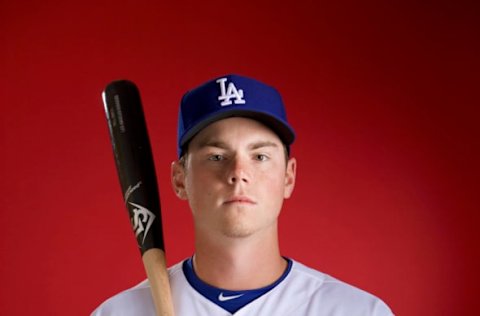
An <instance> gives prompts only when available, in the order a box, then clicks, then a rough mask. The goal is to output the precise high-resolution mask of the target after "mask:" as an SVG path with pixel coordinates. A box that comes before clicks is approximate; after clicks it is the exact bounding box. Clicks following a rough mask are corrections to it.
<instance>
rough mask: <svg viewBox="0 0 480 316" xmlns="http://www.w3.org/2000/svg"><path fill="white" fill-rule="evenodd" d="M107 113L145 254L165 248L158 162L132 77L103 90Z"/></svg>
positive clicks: (125, 192) (121, 176)
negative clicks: (157, 171)
mask: <svg viewBox="0 0 480 316" xmlns="http://www.w3.org/2000/svg"><path fill="white" fill-rule="evenodd" d="M103 101H104V105H105V113H106V116H107V122H108V126H109V130H110V139H111V142H112V146H113V153H114V156H115V162H116V166H117V172H118V177H119V180H120V185H121V188H122V192H123V199H124V201H125V205H126V207H127V210H128V214H129V217H130V220H131V223H132V228H133V231H134V233H135V237H136V238H137V243H138V246H139V248H140V251H141V253H142V255H143V253H144V252H145V251H147V250H148V249H151V248H160V249H162V250H165V246H164V240H163V231H162V217H161V209H160V197H159V193H158V192H159V191H158V184H157V178H156V174H155V165H154V161H153V155H152V150H151V146H150V141H149V137H148V131H147V125H146V122H145V117H144V114H143V109H142V102H141V99H140V93H139V91H138V89H137V87H136V86H135V84H134V83H133V82H131V81H127V80H120V81H114V82H112V83H110V84H109V85H108V86H107V87H106V88H105V91H104V93H103Z"/></svg>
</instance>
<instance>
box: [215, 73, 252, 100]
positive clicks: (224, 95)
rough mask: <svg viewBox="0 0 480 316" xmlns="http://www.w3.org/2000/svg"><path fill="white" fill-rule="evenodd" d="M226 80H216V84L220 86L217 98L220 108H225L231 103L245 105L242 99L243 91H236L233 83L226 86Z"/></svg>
mask: <svg viewBox="0 0 480 316" xmlns="http://www.w3.org/2000/svg"><path fill="white" fill-rule="evenodd" d="M226 82H227V78H220V79H218V80H217V83H218V84H220V95H219V96H218V101H222V102H220V105H221V106H227V105H231V104H232V99H233V103H235V104H245V99H244V98H243V90H242V89H237V87H235V84H233V82H229V83H228V87H227V86H226Z"/></svg>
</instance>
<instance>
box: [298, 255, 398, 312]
mask: <svg viewBox="0 0 480 316" xmlns="http://www.w3.org/2000/svg"><path fill="white" fill-rule="evenodd" d="M289 282H290V283H291V284H289V287H293V288H295V287H297V286H298V288H299V289H300V288H303V290H304V291H306V292H303V293H304V295H306V296H308V297H309V299H308V300H305V302H308V304H309V305H310V307H309V308H311V309H313V310H326V311H328V310H331V311H335V313H332V314H331V315H375V316H376V315H382V316H384V315H385V316H391V315H393V313H392V311H391V310H390V308H389V307H388V306H387V305H386V304H385V303H384V302H383V301H382V300H381V299H380V298H378V297H377V296H375V295H373V294H371V293H368V292H366V291H364V290H362V289H360V288H357V287H355V286H353V285H350V284H348V283H346V282H343V281H341V280H339V279H337V278H334V277H332V276H330V275H328V274H325V273H323V272H320V271H318V270H315V269H313V268H310V267H308V266H306V265H304V264H302V263H299V262H297V261H294V262H293V266H292V272H291V278H290V280H289ZM329 315H330V314H329Z"/></svg>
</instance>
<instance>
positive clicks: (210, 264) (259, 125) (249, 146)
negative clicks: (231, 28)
mask: <svg viewBox="0 0 480 316" xmlns="http://www.w3.org/2000/svg"><path fill="white" fill-rule="evenodd" d="M294 139H295V134H294V131H293V129H292V127H291V126H290V124H289V123H288V121H287V117H286V113H285V108H284V105H283V102H282V99H281V96H280V94H279V93H278V92H277V90H276V89H274V88H272V87H270V86H268V85H266V84H264V83H262V82H259V81H257V80H254V79H251V78H247V77H243V76H238V75H227V76H223V77H220V78H216V79H214V80H211V81H209V82H207V83H205V84H203V85H201V86H199V87H197V88H195V89H193V90H191V91H189V92H187V93H186V94H185V95H184V96H183V98H182V100H181V104H180V110H179V119H178V157H179V159H178V160H177V161H175V162H174V163H173V164H172V173H171V179H172V185H173V189H174V191H175V193H176V195H177V196H178V197H179V198H180V199H182V200H186V201H188V203H189V205H190V209H191V211H192V215H193V219H194V229H195V254H194V255H193V256H191V257H190V258H187V259H185V260H184V261H182V262H179V263H177V264H175V265H174V266H172V267H170V268H169V278H170V283H171V291H172V296H173V304H174V309H175V315H177V316H193V315H205V316H228V315H235V316H247V315H248V316H254V315H263V316H271V315H276V316H282V315H285V316H291V315H296V316H297V315H298V316H367V315H369V316H389V315H393V314H392V312H391V310H390V309H389V307H388V306H387V305H386V304H385V303H384V302H383V301H381V300H380V299H378V298H377V297H375V296H373V295H371V294H369V293H367V292H365V291H363V290H360V289H358V288H355V287H353V286H351V285H348V284H346V283H344V282H342V281H339V280H337V279H335V278H333V277H331V276H329V275H327V274H324V273H322V272H320V271H317V270H314V269H312V268H309V267H307V266H305V265H303V264H302V263H300V262H298V261H295V260H294V259H292V258H287V257H284V256H282V255H281V252H280V249H279V241H278V225H277V224H278V216H279V214H280V211H281V208H282V204H283V201H284V199H287V198H289V197H290V196H291V195H292V192H293V189H294V186H295V176H296V165H297V161H296V160H295V158H293V157H291V156H290V145H291V144H292V143H293V141H294ZM92 315H95V316H106V315H132V316H133V315H136V316H138V315H155V308H154V304H153V301H152V297H151V294H150V288H149V283H148V281H143V282H141V283H140V284H138V285H137V286H135V287H133V288H130V289H128V290H126V291H124V292H121V293H119V294H117V295H115V296H113V297H112V298H110V299H108V300H107V301H105V302H104V303H103V304H101V305H100V306H99V307H98V308H97V309H96V310H95V311H94V312H93V314H92Z"/></svg>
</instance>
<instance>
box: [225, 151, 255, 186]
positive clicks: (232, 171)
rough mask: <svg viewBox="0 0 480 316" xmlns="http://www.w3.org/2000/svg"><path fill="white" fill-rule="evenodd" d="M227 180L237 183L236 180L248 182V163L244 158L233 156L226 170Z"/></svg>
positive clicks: (230, 182)
mask: <svg viewBox="0 0 480 316" xmlns="http://www.w3.org/2000/svg"><path fill="white" fill-rule="evenodd" d="M227 180H228V183H229V184H237V183H238V182H243V183H249V182H250V174H249V171H248V164H247V161H246V160H245V159H244V158H242V157H235V158H234V159H232V160H231V161H230V166H229V170H228V172H227Z"/></svg>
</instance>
